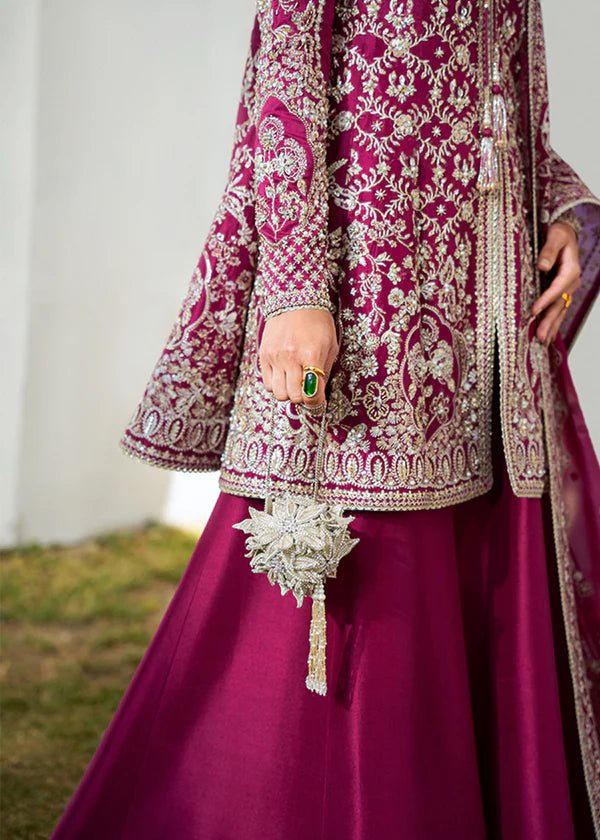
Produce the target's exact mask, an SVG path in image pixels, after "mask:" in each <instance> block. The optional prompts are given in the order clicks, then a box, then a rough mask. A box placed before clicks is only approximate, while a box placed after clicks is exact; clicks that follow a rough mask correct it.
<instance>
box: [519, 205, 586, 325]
mask: <svg viewBox="0 0 600 840" xmlns="http://www.w3.org/2000/svg"><path fill="white" fill-rule="evenodd" d="M555 263H557V265H558V272H557V274H556V276H555V278H554V280H553V281H552V283H550V285H549V286H548V288H547V289H545V291H544V292H542V294H541V295H540V296H539V297H538V298H537V300H536V301H535V302H534V304H533V306H532V307H531V314H532V315H539V313H540V312H542V311H543V310H544V309H545V308H546V307H547V306H550V304H552V303H554V301H556V300H558V299H559V298H560V296H561V295H562V294H563V292H571V293H572V292H574V291H575V290H576V289H577V288H578V287H579V283H580V278H581V266H580V263H579V248H578V246H577V239H576V236H575V232H574V231H573V229H572V228H571V227H570V226H569V225H566V224H563V223H562V222H555V223H554V224H553V225H551V226H550V229H549V231H548V238H547V239H546V244H545V245H544V247H543V248H542V250H541V252H540V257H539V260H538V266H539V268H541V269H542V270H543V271H549V270H550V269H551V268H552V266H553V265H554V264H555Z"/></svg>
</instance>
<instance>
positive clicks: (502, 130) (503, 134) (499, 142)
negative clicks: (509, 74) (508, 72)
mask: <svg viewBox="0 0 600 840" xmlns="http://www.w3.org/2000/svg"><path fill="white" fill-rule="evenodd" d="M507 123H508V117H507V113H506V102H505V101H504V97H503V95H502V88H501V87H500V67H499V54H498V48H497V47H496V50H495V56H494V70H493V76H492V128H493V136H494V142H495V144H496V148H497V149H504V148H505V147H506V144H507Z"/></svg>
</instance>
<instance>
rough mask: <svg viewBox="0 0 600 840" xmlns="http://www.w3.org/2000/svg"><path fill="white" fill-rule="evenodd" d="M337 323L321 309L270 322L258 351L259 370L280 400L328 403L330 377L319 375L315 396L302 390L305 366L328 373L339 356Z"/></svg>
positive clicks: (292, 313) (293, 312) (287, 314)
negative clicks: (327, 381) (327, 394)
mask: <svg viewBox="0 0 600 840" xmlns="http://www.w3.org/2000/svg"><path fill="white" fill-rule="evenodd" d="M337 350H338V347H337V336H336V329H335V322H334V320H333V317H332V315H331V313H330V312H327V311H324V310H322V309H308V308H307V309H298V310H290V311H286V312H282V313H281V314H279V315H274V316H271V318H269V319H267V322H266V324H265V329H264V331H263V334H262V339H261V343H260V348H259V357H260V368H261V373H262V378H263V382H264V384H265V388H267V390H271V391H272V392H273V394H274V396H275V397H276V398H277V399H278V400H287V399H289V400H291V401H292V402H294V403H298V404H300V403H303V404H304V405H306V406H310V407H313V406H316V405H319V404H321V403H322V402H324V400H325V384H326V380H327V375H326V376H322V375H321V374H318V375H317V390H316V393H315V394H314V395H313V396H311V397H308V396H306V394H304V391H303V380H304V371H303V366H304V365H313V366H315V367H318V368H321V369H323V370H325V371H326V372H327V374H328V372H329V370H330V366H331V365H332V364H333V362H334V361H335V358H336V356H337Z"/></svg>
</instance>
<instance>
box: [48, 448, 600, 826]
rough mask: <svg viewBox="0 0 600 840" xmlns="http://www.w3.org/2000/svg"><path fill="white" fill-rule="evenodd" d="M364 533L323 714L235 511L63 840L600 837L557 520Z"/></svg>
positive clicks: (495, 515) (373, 525)
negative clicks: (569, 638)
mask: <svg viewBox="0 0 600 840" xmlns="http://www.w3.org/2000/svg"><path fill="white" fill-rule="evenodd" d="M495 442H496V456H495V458H496V460H495V467H496V482H495V485H494V488H493V490H492V491H491V492H490V493H487V494H485V495H484V496H480V497H478V498H476V499H474V500H471V501H468V502H464V503H462V504H460V505H456V506H454V507H449V508H442V509H438V510H422V511H402V512H383V511H366V512H354V515H355V516H356V518H355V520H354V521H353V523H352V525H351V528H352V531H353V532H354V533H355V534H356V535H357V536H360V538H361V539H360V543H359V544H358V545H357V546H356V547H355V548H354V549H353V551H352V552H351V554H350V555H348V556H347V557H346V558H344V559H343V560H342V562H341V564H340V567H339V571H338V576H337V578H335V579H328V581H327V584H326V594H327V615H328V618H327V621H328V627H327V633H328V648H327V658H328V693H327V695H326V696H325V697H322V696H319V695H317V694H314V693H312V692H310V691H308V690H307V689H306V687H305V685H304V676H305V673H306V665H305V663H306V656H307V653H308V651H307V638H308V625H309V622H310V606H309V604H310V601H306V602H305V604H304V605H303V607H302V608H300V609H298V608H297V607H296V603H295V600H294V598H293V597H292V596H291V594H289V593H288V595H287V596H286V597H282V596H281V595H280V593H279V589H278V588H275V587H271V586H270V584H269V582H268V580H267V578H266V577H265V576H264V575H259V574H254V573H252V571H251V570H250V567H249V565H248V560H247V559H246V558H245V556H244V535H243V534H242V533H241V532H240V531H238V530H236V529H233V528H232V527H231V526H232V525H233V523H234V522H237V521H239V520H240V519H242V518H244V517H245V516H246V514H247V509H248V505H253V506H260V505H261V504H262V502H260V501H259V500H256V499H245V498H243V497H238V496H232V495H229V494H225V493H221V494H220V496H219V498H218V501H217V504H216V506H215V508H214V511H213V513H212V515H211V517H210V520H209V522H208V524H207V526H206V528H205V530H204V532H203V534H202V535H201V537H200V539H199V540H198V543H197V545H196V547H195V549H194V552H193V554H192V556H191V558H190V560H189V563H188V566H187V568H186V570H185V573H184V575H183V577H182V579H181V581H180V583H179V586H178V588H177V590H176V592H175V594H174V596H173V598H172V600H171V602H170V604H169V606H168V608H167V610H166V612H165V614H164V616H163V618H162V621H161V622H160V625H159V627H158V630H157V632H156V634H155V636H154V638H153V639H152V641H151V643H150V645H149V647H148V649H147V651H146V653H145V655H144V657H143V659H142V661H141V662H140V664H139V666H138V668H137V670H136V672H135V674H134V676H133V679H132V681H131V683H130V685H129V687H128V689H127V691H126V692H125V694H124V696H123V698H122V700H121V703H120V705H119V707H118V709H117V711H116V713H115V715H114V717H113V719H112V721H111V722H110V725H109V726H108V728H107V730H106V732H105V734H104V736H103V738H102V740H101V742H100V744H99V747H98V749H97V751H96V753H95V755H94V756H93V758H92V760H91V762H90V764H89V766H88V768H87V770H86V772H85V774H84V776H83V778H82V780H81V782H80V784H79V786H78V788H77V789H76V791H75V792H74V794H73V796H72V798H71V800H70V802H69V803H68V806H67V807H66V809H65V811H64V813H63V815H62V817H61V819H60V821H59V823H58V825H57V826H56V828H55V830H54V832H53V834H52V838H51V840H117V838H120V840H140V838H144V840H163V838H169V840H179V838H181V840H259V838H260V839H261V840H283V838H286V840H317V838H333V840H386V838H402V840H420V838H424V839H425V840H432V839H433V838H441V837H444V838H457V839H458V838H461V839H462V838H469V840H480V839H481V840H483V838H496V837H497V838H500V837H502V838H511V840H518V838H527V840H535V839H536V838H539V840H554V838H555V839H556V840H570V838H587V837H590V838H591V837H593V831H592V827H591V822H590V815H589V809H588V804H587V799H586V794H585V788H584V781H583V775H582V768H581V762H580V756H579V751H578V744H577V733H576V729H575V715H574V709H573V697H572V693H571V685H570V676H569V669H568V662H567V659H566V651H565V641H564V636H563V629H562V621H561V617H560V604H559V600H558V588H557V578H556V570H555V566H554V563H555V560H554V553H553V542H552V534H551V523H550V516H549V503H548V499H547V496H544V498H543V499H530V498H517V497H516V496H514V494H513V493H512V491H511V490H510V488H509V484H508V477H507V474H506V469H505V466H504V463H503V460H502V455H501V453H500V451H499V447H498V436H497V434H495Z"/></svg>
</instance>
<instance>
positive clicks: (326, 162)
mask: <svg viewBox="0 0 600 840" xmlns="http://www.w3.org/2000/svg"><path fill="white" fill-rule="evenodd" d="M566 211H568V213H569V214H570V216H571V221H572V222H573V221H574V220H575V217H577V220H578V222H579V224H580V225H581V232H580V248H581V259H582V288H581V289H580V290H579V291H578V292H577V294H576V296H575V299H574V303H573V305H572V307H571V308H570V310H569V313H568V315H569V317H568V318H567V319H566V320H565V321H564V323H563V327H562V330H563V335H564V337H565V338H566V340H567V343H570V342H571V341H572V340H573V338H574V336H575V334H576V333H577V330H578V328H579V325H580V324H581V322H582V320H583V318H584V316H585V314H586V312H587V311H588V309H589V307H590V305H591V303H592V300H593V298H594V296H595V293H596V291H597V285H598V278H599V262H600V257H599V254H600V250H599V242H600V202H599V201H598V199H597V198H596V197H595V196H594V195H592V194H591V193H590V191H589V190H588V189H587V188H586V186H585V185H584V184H583V183H582V181H581V180H580V178H579V177H578V176H577V175H576V173H575V172H574V171H573V170H572V169H571V168H570V167H569V166H568V165H567V163H565V161H563V160H562V159H561V158H560V157H559V156H558V155H557V154H556V153H555V152H554V150H553V149H552V147H551V145H550V140H549V121H548V97H547V82H546V64H545V54H544V40H543V32H542V23H541V12H540V8H539V0H495V2H493V3H492V2H491V0H487V2H484V0H479V2H478V0H444V2H423V0H419V2H416V0H404V2H402V3H399V2H394V0H378V2H371V0H352V1H351V2H350V0H338V2H336V3H334V2H333V0H258V3H257V12H256V20H255V25H254V29H253V33H252V40H251V47H250V51H249V55H248V59H247V64H246V68H245V74H244V80H243V85H242V91H241V100H240V104H239V111H238V117H237V124H236V129H235V138H234V145H233V152H232V157H231V165H230V171H229V177H228V180H227V185H226V188H225V191H224V194H223V197H222V200H221V202H220V204H219V207H218V210H217V212H216V215H215V218H214V221H213V223H212V226H211V228H210V231H209V233H208V238H207V241H206V244H205V247H204V249H203V251H202V254H201V255H200V259H199V261H198V265H197V267H196V270H195V271H194V273H193V276H192V279H191V282H190V285H189V289H188V291H187V294H186V297H185V300H184V302H183V305H182V308H181V311H180V312H179V314H178V316H177V318H176V320H175V323H174V325H173V328H172V331H171V334H170V336H169V338H168V340H167V343H166V346H165V347H164V349H163V350H162V353H161V355H160V358H159V359H158V361H157V364H156V366H155V368H154V370H153V371H152V374H151V377H150V380H149V382H148V384H147V387H146V389H145V392H144V394H143V396H142V398H141V400H140V402H139V404H138V406H137V408H136V410H135V412H134V415H133V417H132V419H131V421H130V423H129V425H128V426H127V428H126V430H125V432H124V435H123V438H122V441H121V443H122V446H123V448H124V449H125V450H126V451H127V452H128V453H130V454H132V455H135V456H137V457H140V458H142V459H144V460H146V461H149V462H151V463H153V464H156V465H158V466H161V467H166V468H169V469H176V470H217V469H220V486H221V489H223V490H225V491H228V492H231V493H236V494H244V495H250V496H258V497H261V496H263V495H264V482H265V471H266V449H267V439H268V432H269V428H268V420H269V394H267V392H266V391H265V390H264V387H263V385H262V380H261V376H260V370H259V364H258V344H259V341H260V336H261V331H262V328H263V325H264V322H265V319H266V318H269V317H272V316H273V315H275V314H277V313H278V312H281V311H283V310H287V309H291V308H298V307H319V308H325V309H329V310H330V311H331V312H332V313H333V315H334V317H335V319H336V323H337V328H338V334H339V340H340V352H339V356H338V359H337V361H336V363H335V365H334V367H333V369H332V372H331V377H330V382H329V388H328V396H329V401H328V412H329V423H328V429H327V436H326V443H325V458H324V463H323V470H322V475H321V477H320V487H321V497H322V498H323V499H325V500H329V501H332V502H338V503H341V504H343V505H344V506H345V507H347V508H349V509H352V508H354V509H406V508H426V507H437V506H442V505H448V504H453V503H456V502H460V501H462V500H465V499H468V498H470V497H473V496H475V495H477V494H480V493H483V492H485V491H487V490H488V489H489V488H490V487H491V484H492V479H493V476H492V466H491V452H490V434H491V413H492V389H493V370H494V364H495V360H496V359H495V354H496V353H497V354H498V358H497V361H498V365H499V370H500V405H501V422H502V432H503V443H504V449H505V454H506V459H507V464H508V468H509V474H510V479H511V483H512V487H513V489H514V491H515V493H517V494H518V495H522V496H539V495H541V493H542V492H543V491H544V488H545V487H546V481H547V473H548V458H547V454H546V448H545V444H544V438H543V427H544V398H543V395H542V388H541V375H542V373H543V371H544V369H545V366H546V365H547V363H548V351H547V350H546V349H545V348H544V347H543V346H542V345H541V344H540V343H539V342H538V341H537V339H535V338H534V333H535V323H534V322H533V320H532V318H531V316H530V314H529V312H530V307H531V304H532V302H533V301H534V300H535V298H536V297H537V296H538V294H539V292H540V288H541V285H542V284H543V283H545V282H547V280H548V278H546V277H544V276H540V275H539V273H538V272H537V270H536V269H535V264H536V260H537V253H538V251H539V248H540V247H541V245H542V244H543V241H544V238H545V233H546V231H547V228H548V225H549V224H550V223H552V222H553V221H555V220H556V219H557V218H558V217H559V216H562V215H563V214H565V212H566ZM317 427H318V419H316V418H315V417H311V416H310V415H309V414H308V413H307V412H305V411H304V410H303V409H302V407H298V406H295V405H293V404H290V403H285V404H283V403H282V404H281V405H280V406H279V411H278V414H277V423H276V429H275V447H274V451H273V461H272V468H273V470H272V475H273V484H274V487H275V489H277V488H283V487H289V488H291V489H293V490H295V491H296V492H308V491H309V489H310V486H311V484H310V482H311V469H312V464H313V459H314V453H315V445H316V440H317Z"/></svg>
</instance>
